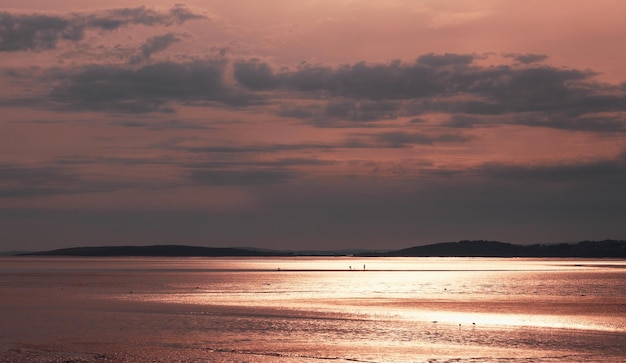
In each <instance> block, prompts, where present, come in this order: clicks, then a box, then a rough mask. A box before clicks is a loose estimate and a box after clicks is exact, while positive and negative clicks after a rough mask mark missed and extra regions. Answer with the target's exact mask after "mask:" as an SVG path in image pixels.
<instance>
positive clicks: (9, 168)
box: [0, 164, 129, 198]
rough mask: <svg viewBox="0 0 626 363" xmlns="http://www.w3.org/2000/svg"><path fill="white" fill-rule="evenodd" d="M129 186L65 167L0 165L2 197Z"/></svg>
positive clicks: (45, 194) (70, 192)
mask: <svg viewBox="0 0 626 363" xmlns="http://www.w3.org/2000/svg"><path fill="white" fill-rule="evenodd" d="M128 186H129V185H128V184H125V183H122V182H119V181H116V182H110V181H98V182H95V181H88V180H86V179H85V178H83V177H82V176H81V175H80V174H79V173H76V172H74V171H72V170H70V169H68V168H66V167H63V166H29V165H18V164H0V198H32V197H38V196H47V195H63V194H80V193H87V192H102V191H110V190H116V189H119V188H123V187H128Z"/></svg>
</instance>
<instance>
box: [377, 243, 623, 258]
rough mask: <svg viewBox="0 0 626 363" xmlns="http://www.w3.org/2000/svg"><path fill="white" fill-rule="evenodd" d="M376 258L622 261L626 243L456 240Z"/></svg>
mask: <svg viewBox="0 0 626 363" xmlns="http://www.w3.org/2000/svg"><path fill="white" fill-rule="evenodd" d="M379 256H398V257H427V256H439V257H583V258H584V257H588V258H592V257H595V258H610V257H613V258H626V241H616V240H604V241H582V242H578V243H560V244H534V245H528V246H525V245H515V244H511V243H504V242H498V241H459V242H444V243H436V244H431V245H425V246H415V247H411V248H405V249H402V250H397V251H391V252H388V253H385V254H379Z"/></svg>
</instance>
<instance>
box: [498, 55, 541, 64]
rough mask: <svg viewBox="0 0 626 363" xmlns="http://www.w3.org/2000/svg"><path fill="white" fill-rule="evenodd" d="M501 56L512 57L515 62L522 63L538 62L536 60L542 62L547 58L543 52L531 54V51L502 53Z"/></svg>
mask: <svg viewBox="0 0 626 363" xmlns="http://www.w3.org/2000/svg"><path fill="white" fill-rule="evenodd" d="M502 56H504V57H506V58H512V59H513V60H515V61H516V62H519V63H523V64H531V63H538V62H543V61H544V60H546V59H548V56H547V55H545V54H533V53H526V54H519V53H504V54H503V55H502Z"/></svg>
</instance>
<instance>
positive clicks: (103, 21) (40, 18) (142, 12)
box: [0, 4, 206, 52]
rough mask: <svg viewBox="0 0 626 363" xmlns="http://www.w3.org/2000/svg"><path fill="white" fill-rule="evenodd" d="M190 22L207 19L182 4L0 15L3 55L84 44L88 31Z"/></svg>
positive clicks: (0, 13) (3, 13) (4, 13)
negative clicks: (62, 43) (164, 8)
mask: <svg viewBox="0 0 626 363" xmlns="http://www.w3.org/2000/svg"><path fill="white" fill-rule="evenodd" d="M191 19H206V16H204V15H201V14H197V13H195V12H194V11H192V10H191V9H189V8H188V7H186V6H184V5H180V4H179V5H175V6H174V7H172V8H171V9H169V10H168V11H166V12H161V11H157V10H153V9H150V8H147V7H145V6H141V7H137V8H124V9H110V10H102V11H99V12H96V13H73V14H71V15H56V14H17V13H9V12H6V11H5V12H0V52H3V51H4V52H11V51H22V50H45V49H53V48H56V46H57V43H58V42H59V41H60V40H67V41H79V40H82V39H83V38H84V36H85V31H86V30H88V29H96V30H103V31H110V30H115V29H118V28H120V27H124V26H129V25H146V26H171V25H174V24H181V23H183V22H185V21H187V20H191Z"/></svg>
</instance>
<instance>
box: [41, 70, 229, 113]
mask: <svg viewBox="0 0 626 363" xmlns="http://www.w3.org/2000/svg"><path fill="white" fill-rule="evenodd" d="M224 66H225V63H224V62H223V61H219V60H217V61H215V60H203V61H192V62H188V63H175V62H161V63H155V64H149V65H145V66H142V67H139V68H132V67H127V66H115V65H92V66H87V67H84V68H81V69H78V70H76V71H74V70H56V72H54V73H53V75H52V77H53V78H56V80H57V82H58V83H59V84H58V85H57V86H56V87H55V88H54V89H53V90H52V93H51V96H52V99H53V100H54V101H55V102H57V103H59V104H62V105H66V106H67V108H68V109H79V110H94V111H105V112H131V113H142V112H153V111H159V112H172V109H171V108H169V107H168V102H170V101H178V102H181V103H194V102H208V101H220V102H230V101H232V100H234V98H233V99H231V98H229V97H230V96H229V95H228V92H227V90H226V89H225V86H224V84H223V79H222V76H223V72H224Z"/></svg>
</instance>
